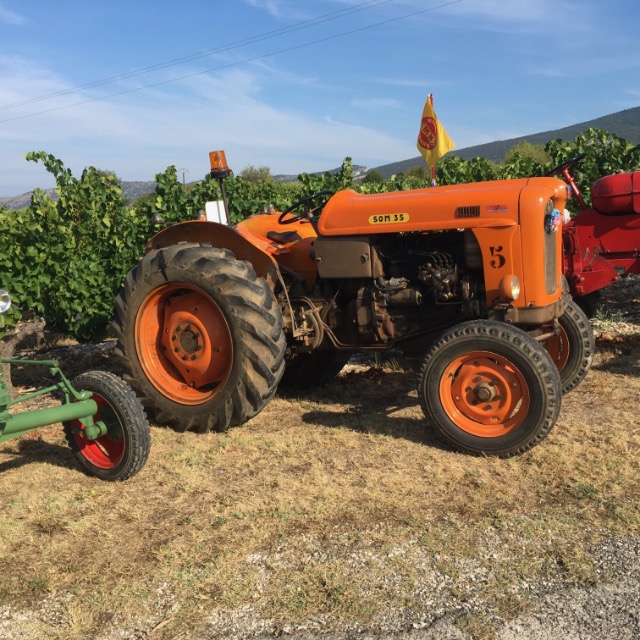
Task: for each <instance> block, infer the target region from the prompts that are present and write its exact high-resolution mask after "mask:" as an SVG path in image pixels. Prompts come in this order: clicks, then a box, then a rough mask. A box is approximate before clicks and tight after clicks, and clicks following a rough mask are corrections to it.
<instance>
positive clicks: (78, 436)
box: [63, 371, 151, 480]
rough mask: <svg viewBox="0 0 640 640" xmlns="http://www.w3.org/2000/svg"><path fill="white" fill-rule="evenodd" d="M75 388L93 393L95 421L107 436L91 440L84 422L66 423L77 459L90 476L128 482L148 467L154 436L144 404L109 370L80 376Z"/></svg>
mask: <svg viewBox="0 0 640 640" xmlns="http://www.w3.org/2000/svg"><path fill="white" fill-rule="evenodd" d="M73 386H74V387H75V388H76V389H78V390H79V391H90V392H91V394H92V396H91V399H92V400H94V401H95V402H96V404H97V405H98V412H97V414H96V415H95V416H94V418H93V419H94V422H95V423H97V422H101V423H103V424H104V426H105V428H106V433H105V434H104V435H102V436H100V437H99V438H96V439H94V440H91V439H89V438H87V437H86V435H85V431H84V428H83V426H82V423H81V422H80V420H70V421H69V422H64V423H63V428H64V434H65V436H66V438H67V442H68V443H69V446H70V447H71V451H73V453H74V455H75V457H76V459H77V460H78V462H79V463H80V465H81V466H82V467H83V469H84V470H85V471H87V472H88V473H89V474H90V475H92V476H95V477H96V478H100V479H101V480H127V479H128V478H131V477H132V476H134V475H135V474H136V473H138V471H140V469H142V467H144V465H145V463H146V462H147V458H148V457H149V449H150V446H151V437H150V435H149V423H148V422H147V417H146V415H145V413H144V409H143V408H142V404H141V403H140V401H139V400H138V398H137V397H136V395H135V394H134V392H133V390H132V389H131V387H129V385H127V384H125V383H124V382H123V381H122V380H121V379H120V378H118V376H116V375H114V374H112V373H109V372H107V371H89V372H87V373H83V374H81V375H79V376H78V377H77V378H76V379H75V380H74V381H73Z"/></svg>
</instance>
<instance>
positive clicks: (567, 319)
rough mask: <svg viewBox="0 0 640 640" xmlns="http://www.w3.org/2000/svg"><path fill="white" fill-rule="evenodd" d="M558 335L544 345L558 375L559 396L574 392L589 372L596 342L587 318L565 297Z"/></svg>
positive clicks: (559, 319)
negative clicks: (560, 390)
mask: <svg viewBox="0 0 640 640" xmlns="http://www.w3.org/2000/svg"><path fill="white" fill-rule="evenodd" d="M558 324H559V333H558V335H556V336H553V337H552V338H548V339H547V340H545V342H544V343H543V344H544V346H545V347H546V349H547V351H548V352H549V355H551V359H552V360H553V361H554V363H555V365H556V367H557V369H558V371H559V372H560V381H561V382H562V393H568V392H569V391H571V390H573V389H575V388H576V387H577V386H578V385H579V384H580V383H581V382H582V381H583V380H584V379H585V377H586V375H587V373H589V369H591V364H592V362H593V356H594V354H595V351H596V341H595V338H594V336H593V329H592V328H591V323H590V322H589V318H587V316H586V314H585V312H584V311H583V310H582V309H581V308H580V306H579V305H578V303H577V302H576V301H575V300H573V299H572V298H571V297H569V296H565V308H564V313H563V314H562V315H561V316H560V317H559V318H558Z"/></svg>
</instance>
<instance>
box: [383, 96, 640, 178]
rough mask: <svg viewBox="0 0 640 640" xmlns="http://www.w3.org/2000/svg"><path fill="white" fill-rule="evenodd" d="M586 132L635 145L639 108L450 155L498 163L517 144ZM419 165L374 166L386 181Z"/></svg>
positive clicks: (414, 162) (420, 164)
mask: <svg viewBox="0 0 640 640" xmlns="http://www.w3.org/2000/svg"><path fill="white" fill-rule="evenodd" d="M587 129H602V130H604V131H608V132H609V133H615V134H616V135H618V136H620V137H621V138H625V139H626V140H629V141H630V142H634V143H635V144H640V107H634V108H633V109H625V110H624V111H618V112H617V113H612V114H610V115H608V116H602V117H601V118H596V119H595V120H588V121H587V122H581V123H579V124H574V125H571V126H570V127H564V128H562V129H554V130H553V131H544V132H543V133H532V134H529V135H526V136H521V137H519V138H510V139H509V140H498V141H497V142H488V143H486V144H479V145H475V146H473V147H465V148H464V149H458V150H456V151H452V152H451V154H452V155H456V156H460V157H461V158H462V159H463V160H471V159H472V158H477V157H481V158H486V159H487V160H491V161H492V162H502V161H503V160H504V157H505V154H506V153H507V151H509V149H511V148H512V147H513V146H514V145H516V144H518V143H519V142H530V143H531V144H546V143H547V142H549V140H557V139H560V140H575V138H576V136H577V135H578V134H580V133H582V132H583V131H586V130H587ZM423 166H424V160H423V159H422V156H416V157H415V158H411V159H410V160H402V161H400V162H392V163H391V164H385V165H382V166H380V167H375V170H376V171H378V172H379V173H380V174H381V175H382V176H383V177H384V178H385V180H386V179H388V178H390V177H391V176H392V175H393V174H395V173H406V172H407V171H408V170H409V169H411V168H413V167H423Z"/></svg>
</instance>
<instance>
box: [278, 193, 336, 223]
mask: <svg viewBox="0 0 640 640" xmlns="http://www.w3.org/2000/svg"><path fill="white" fill-rule="evenodd" d="M333 194H334V192H333V191H318V192H316V193H312V194H311V195H308V196H305V197H304V198H301V199H300V200H298V201H297V202H294V203H293V204H292V205H291V206H290V207H287V208H286V209H285V210H284V211H283V212H282V213H281V214H280V216H279V217H278V224H292V223H293V222H297V221H298V220H312V219H313V217H314V215H315V213H316V211H319V210H320V209H322V207H324V205H325V204H327V201H328V200H329V198H330V197H331V196H332V195H333ZM316 198H323V200H322V202H321V203H320V204H318V205H316V206H315V207H306V208H305V210H304V212H302V213H299V214H296V215H292V216H291V217H290V218H287V217H286V216H288V215H289V214H290V213H291V212H292V211H295V210H296V209H299V208H300V207H304V206H305V205H306V204H308V203H310V202H312V201H313V200H315V199H316Z"/></svg>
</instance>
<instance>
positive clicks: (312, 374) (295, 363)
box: [280, 351, 351, 391]
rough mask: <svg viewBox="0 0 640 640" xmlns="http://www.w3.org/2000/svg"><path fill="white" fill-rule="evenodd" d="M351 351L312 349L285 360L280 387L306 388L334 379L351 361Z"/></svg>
mask: <svg viewBox="0 0 640 640" xmlns="http://www.w3.org/2000/svg"><path fill="white" fill-rule="evenodd" d="M350 357H351V351H312V352H311V353H303V354H300V355H297V356H295V358H293V359H292V360H290V361H285V370H284V375H283V376H282V380H280V388H281V389H285V390H291V391H294V390H305V389H314V388H315V387H319V386H321V385H323V384H325V383H327V382H329V381H330V380H333V379H334V378H335V377H336V376H337V375H338V374H339V373H340V372H341V371H342V369H343V368H344V366H345V365H346V364H347V362H349V358H350Z"/></svg>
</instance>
